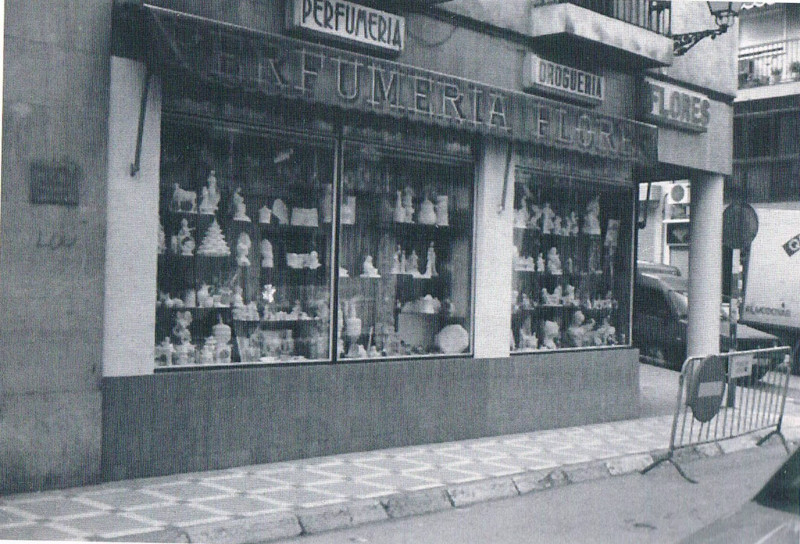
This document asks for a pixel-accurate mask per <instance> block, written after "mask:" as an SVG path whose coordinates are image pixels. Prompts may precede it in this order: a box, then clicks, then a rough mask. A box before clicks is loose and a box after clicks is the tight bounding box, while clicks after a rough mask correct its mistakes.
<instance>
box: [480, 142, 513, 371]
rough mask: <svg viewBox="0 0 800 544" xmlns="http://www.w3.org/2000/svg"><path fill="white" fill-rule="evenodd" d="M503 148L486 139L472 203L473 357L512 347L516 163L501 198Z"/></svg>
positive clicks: (496, 353)
mask: <svg viewBox="0 0 800 544" xmlns="http://www.w3.org/2000/svg"><path fill="white" fill-rule="evenodd" d="M507 145H508V144H507V143H506V142H503V141H500V140H495V139H489V138H487V139H486V140H485V144H484V146H483V156H482V158H481V161H480V162H479V164H478V172H477V176H476V183H477V184H478V190H477V196H476V200H475V218H476V225H475V227H476V232H477V235H476V239H475V250H474V251H475V256H476V259H475V324H474V330H475V357H476V358H491V357H508V355H509V351H510V347H509V346H510V344H511V290H512V289H511V288H512V281H513V278H512V254H513V253H512V250H511V248H512V246H513V245H514V209H513V208H514V163H513V158H512V163H511V164H510V165H509V167H510V169H511V171H510V173H509V179H508V191H507V194H506V209H505V210H504V211H502V212H500V211H499V207H500V205H501V200H502V198H503V181H504V176H505V169H506V152H507Z"/></svg>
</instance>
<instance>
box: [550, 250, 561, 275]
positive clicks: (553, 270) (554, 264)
mask: <svg viewBox="0 0 800 544" xmlns="http://www.w3.org/2000/svg"><path fill="white" fill-rule="evenodd" d="M547 272H548V273H550V274H553V275H554V276H559V275H561V274H562V273H563V270H562V269H561V257H559V256H558V249H556V248H555V247H551V248H550V250H549V251H548V252H547Z"/></svg>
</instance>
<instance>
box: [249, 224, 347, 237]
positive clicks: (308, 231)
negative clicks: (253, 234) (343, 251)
mask: <svg viewBox="0 0 800 544" xmlns="http://www.w3.org/2000/svg"><path fill="white" fill-rule="evenodd" d="M254 225H257V226H258V230H259V232H260V233H261V235H262V236H267V235H273V236H297V235H302V236H313V235H318V236H329V235H330V228H331V227H330V223H322V224H320V225H319V226H316V227H313V226H306V225H281V224H272V223H269V224H268V223H254Z"/></svg>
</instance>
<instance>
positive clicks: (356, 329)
mask: <svg viewBox="0 0 800 544" xmlns="http://www.w3.org/2000/svg"><path fill="white" fill-rule="evenodd" d="M344 323H345V325H344V330H345V336H347V337H348V338H350V341H351V342H353V343H354V342H355V339H357V338H358V337H359V336H361V319H359V317H358V315H357V314H356V303H355V301H350V303H349V304H348V305H347V317H346V318H345V321H344Z"/></svg>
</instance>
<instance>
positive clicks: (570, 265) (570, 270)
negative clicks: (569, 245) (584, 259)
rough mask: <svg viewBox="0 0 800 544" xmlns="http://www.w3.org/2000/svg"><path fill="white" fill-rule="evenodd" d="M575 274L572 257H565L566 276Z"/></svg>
mask: <svg viewBox="0 0 800 544" xmlns="http://www.w3.org/2000/svg"><path fill="white" fill-rule="evenodd" d="M574 273H575V265H574V261H573V260H572V257H567V274H574Z"/></svg>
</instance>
